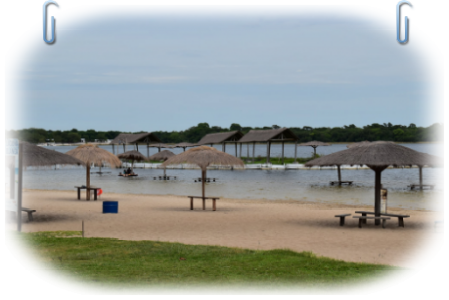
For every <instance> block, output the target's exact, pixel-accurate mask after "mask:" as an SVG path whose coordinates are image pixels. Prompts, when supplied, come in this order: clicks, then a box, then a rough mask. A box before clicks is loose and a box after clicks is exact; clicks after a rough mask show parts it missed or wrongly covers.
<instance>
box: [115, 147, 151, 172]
mask: <svg viewBox="0 0 449 300" xmlns="http://www.w3.org/2000/svg"><path fill="white" fill-rule="evenodd" d="M117 157H118V158H120V159H127V160H131V171H133V169H134V161H143V160H146V159H147V157H146V156H145V155H143V154H142V153H140V152H139V151H136V150H131V151H127V152H125V153H120V154H119V155H117Z"/></svg>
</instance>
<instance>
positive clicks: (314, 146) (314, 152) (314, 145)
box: [299, 141, 330, 157]
mask: <svg viewBox="0 0 449 300" xmlns="http://www.w3.org/2000/svg"><path fill="white" fill-rule="evenodd" d="M299 146H310V147H312V148H313V157H316V148H317V147H318V146H330V144H328V143H323V142H320V141H311V142H307V143H301V144H299Z"/></svg>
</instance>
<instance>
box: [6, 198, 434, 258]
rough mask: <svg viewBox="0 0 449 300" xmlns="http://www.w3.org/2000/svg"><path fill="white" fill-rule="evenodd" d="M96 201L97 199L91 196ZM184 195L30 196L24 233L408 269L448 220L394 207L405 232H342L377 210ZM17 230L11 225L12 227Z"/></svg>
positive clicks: (389, 227) (389, 228)
mask: <svg viewBox="0 0 449 300" xmlns="http://www.w3.org/2000/svg"><path fill="white" fill-rule="evenodd" d="M92 198H93V195H92ZM107 200H112V201H119V213H118V214H103V213H102V201H107ZM194 204H195V209H194V210H193V211H191V210H190V200H189V199H188V198H187V197H183V196H171V195H163V196H159V195H134V194H113V193H108V194H107V195H102V196H101V197H99V200H98V201H93V200H91V201H86V200H85V192H84V193H82V195H81V200H77V199H76V191H75V190H73V191H44V190H25V191H24V192H23V206H24V207H29V208H32V209H35V210H36V211H37V212H36V213H34V221H33V222H28V221H27V215H26V213H23V215H22V218H23V221H24V223H23V231H24V232H35V231H58V230H73V231H81V222H82V220H84V226H85V236H86V237H111V238H118V239H122V240H158V241H165V242H180V243H185V244H203V245H220V246H229V247H240V248H249V249H264V250H268V249H291V250H293V251H298V252H301V251H312V252H313V253H315V254H316V255H319V256H326V257H331V258H335V259H341V260H345V261H352V262H367V263H377V264H388V265H394V266H402V267H408V266H410V265H411V263H412V261H413V258H414V257H415V255H416V254H417V251H418V250H419V249H420V247H421V246H422V245H423V244H424V243H425V242H426V239H427V238H429V237H430V236H432V235H433V234H434V231H435V229H434V224H435V221H437V220H442V213H440V212H429V211H410V210H402V209H399V208H396V209H395V208H389V212H390V213H399V214H409V215H411V217H410V218H406V219H404V221H405V228H402V227H398V221H397V219H396V218H392V219H391V220H389V221H388V222H387V224H386V228H385V229H384V228H382V227H381V226H374V224H373V221H372V220H369V221H368V224H366V225H364V226H363V228H362V229H360V228H358V220H356V219H353V218H352V216H351V217H349V218H346V224H345V226H344V227H341V226H339V218H335V217H334V215H337V214H342V213H352V214H353V215H354V212H355V211H356V210H368V211H372V210H373V206H355V205H343V204H335V205H334V204H321V203H310V202H299V201H273V200H240V199H220V200H219V201H217V211H212V203H211V202H210V201H207V203H206V210H205V211H203V210H202V204H201V200H200V199H197V200H195V203H194ZM8 227H9V228H14V227H13V225H12V224H8V226H7V228H8Z"/></svg>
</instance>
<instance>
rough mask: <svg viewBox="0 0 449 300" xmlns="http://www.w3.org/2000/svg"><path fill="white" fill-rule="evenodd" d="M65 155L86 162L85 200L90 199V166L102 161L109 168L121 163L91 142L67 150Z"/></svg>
mask: <svg viewBox="0 0 449 300" xmlns="http://www.w3.org/2000/svg"><path fill="white" fill-rule="evenodd" d="M67 155H70V156H73V157H75V158H77V159H79V160H80V161H82V162H83V163H85V164H86V187H87V189H86V199H87V200H90V189H89V188H90V166H91V165H92V164H94V165H97V166H99V165H100V166H101V165H102V164H103V163H107V164H109V165H110V166H111V168H115V167H118V166H120V165H121V164H122V163H121V161H120V160H119V159H118V158H117V156H115V155H114V154H112V153H111V152H109V151H106V150H104V149H101V148H99V147H98V146H95V145H92V144H85V145H81V146H78V147H77V148H75V149H72V150H70V151H68V152H67Z"/></svg>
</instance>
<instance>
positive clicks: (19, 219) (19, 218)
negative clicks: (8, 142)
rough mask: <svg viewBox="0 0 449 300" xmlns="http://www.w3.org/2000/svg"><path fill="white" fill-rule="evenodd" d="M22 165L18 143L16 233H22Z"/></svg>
mask: <svg viewBox="0 0 449 300" xmlns="http://www.w3.org/2000/svg"><path fill="white" fill-rule="evenodd" d="M22 165H23V145H22V144H21V143H19V170H18V171H19V174H18V175H19V178H18V180H19V182H18V183H17V184H18V186H17V231H18V232H21V231H22V175H23V170H22Z"/></svg>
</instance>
